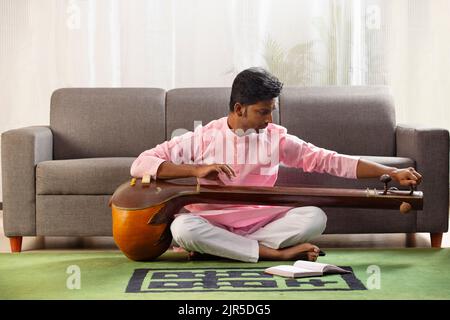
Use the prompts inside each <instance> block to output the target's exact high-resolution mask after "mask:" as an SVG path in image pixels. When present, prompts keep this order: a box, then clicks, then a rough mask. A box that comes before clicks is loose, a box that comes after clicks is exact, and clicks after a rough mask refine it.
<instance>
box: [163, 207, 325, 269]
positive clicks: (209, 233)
mask: <svg viewBox="0 0 450 320" xmlns="http://www.w3.org/2000/svg"><path fill="white" fill-rule="evenodd" d="M326 222H327V216H326V214H325V212H323V210H322V209H320V208H317V207H298V208H293V209H291V210H289V211H288V212H287V213H286V215H285V216H283V217H282V218H279V219H277V220H275V221H272V222H270V223H268V224H266V225H265V226H264V227H262V228H260V229H258V230H257V231H255V232H253V233H251V234H248V235H246V236H241V235H237V234H235V233H232V232H230V231H228V230H225V229H223V228H220V227H217V226H214V225H213V224H211V223H209V221H208V220H206V219H205V218H202V217H200V216H196V215H191V214H188V213H187V214H182V215H179V216H178V217H176V218H175V220H174V221H173V222H172V225H171V226H170V230H171V231H172V236H173V239H174V241H175V242H176V243H177V244H178V245H179V246H181V247H182V248H184V249H186V250H188V251H196V252H200V253H208V254H212V255H216V256H221V257H225V258H229V259H234V260H240V261H245V262H257V261H258V258H259V244H262V245H264V246H266V247H269V248H272V249H279V248H285V247H290V246H293V245H296V244H300V243H304V242H307V241H309V240H310V239H312V238H314V237H316V236H319V235H321V234H322V232H323V231H324V230H325V226H326Z"/></svg>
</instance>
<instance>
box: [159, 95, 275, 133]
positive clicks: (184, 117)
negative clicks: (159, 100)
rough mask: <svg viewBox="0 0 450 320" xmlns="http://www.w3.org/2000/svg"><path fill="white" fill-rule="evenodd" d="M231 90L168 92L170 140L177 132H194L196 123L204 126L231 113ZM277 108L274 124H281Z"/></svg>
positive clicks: (168, 131) (168, 129) (168, 130)
mask: <svg viewBox="0 0 450 320" xmlns="http://www.w3.org/2000/svg"><path fill="white" fill-rule="evenodd" d="M230 94H231V88H182V89H173V90H170V91H168V92H167V109H166V112H167V132H166V138H167V140H169V139H170V138H171V137H173V136H177V135H179V134H178V132H177V131H176V130H178V129H181V130H183V129H184V130H187V131H193V130H194V121H201V122H202V123H201V124H202V125H203V126H204V125H206V124H207V123H208V122H210V121H212V120H215V119H219V118H222V117H225V116H227V115H228V112H229V102H230ZM278 109H279V108H277V109H276V110H275V111H274V112H273V114H272V115H273V122H274V123H277V124H278V123H279V116H278V112H279V110H278Z"/></svg>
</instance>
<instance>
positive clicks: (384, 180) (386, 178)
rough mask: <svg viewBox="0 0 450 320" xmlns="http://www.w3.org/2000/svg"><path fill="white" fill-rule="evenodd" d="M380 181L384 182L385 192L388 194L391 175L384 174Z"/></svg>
mask: <svg viewBox="0 0 450 320" xmlns="http://www.w3.org/2000/svg"><path fill="white" fill-rule="evenodd" d="M380 181H381V182H383V183H384V191H383V194H387V192H388V183H389V182H391V181H392V178H391V176H390V175H388V174H383V175H382V176H381V177H380Z"/></svg>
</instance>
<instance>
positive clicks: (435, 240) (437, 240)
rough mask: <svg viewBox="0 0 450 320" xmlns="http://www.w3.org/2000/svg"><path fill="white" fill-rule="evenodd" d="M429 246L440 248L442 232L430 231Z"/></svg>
mask: <svg viewBox="0 0 450 320" xmlns="http://www.w3.org/2000/svg"><path fill="white" fill-rule="evenodd" d="M430 237H431V246H432V247H433V248H440V247H441V244H442V233H430Z"/></svg>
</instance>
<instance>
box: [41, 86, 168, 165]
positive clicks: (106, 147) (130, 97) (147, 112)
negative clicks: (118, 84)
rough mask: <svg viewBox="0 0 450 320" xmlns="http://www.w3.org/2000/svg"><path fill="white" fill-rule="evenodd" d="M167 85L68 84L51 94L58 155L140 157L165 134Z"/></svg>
mask: <svg viewBox="0 0 450 320" xmlns="http://www.w3.org/2000/svg"><path fill="white" fill-rule="evenodd" d="M164 104H165V91H164V90H163V89H152V88H142V89H139V88H79V89H78V88H66V89H59V90H56V91H55V92H54V93H53V95H52V98H51V106H50V127H51V130H52V132H53V153H54V155H53V157H54V159H56V160H59V159H77V158H95V157H137V156H138V155H139V154H140V153H141V152H142V151H144V150H146V149H150V148H153V147H154V146H155V145H157V144H158V143H161V141H163V140H164V139H165V130H166V128H165V106H164Z"/></svg>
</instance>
